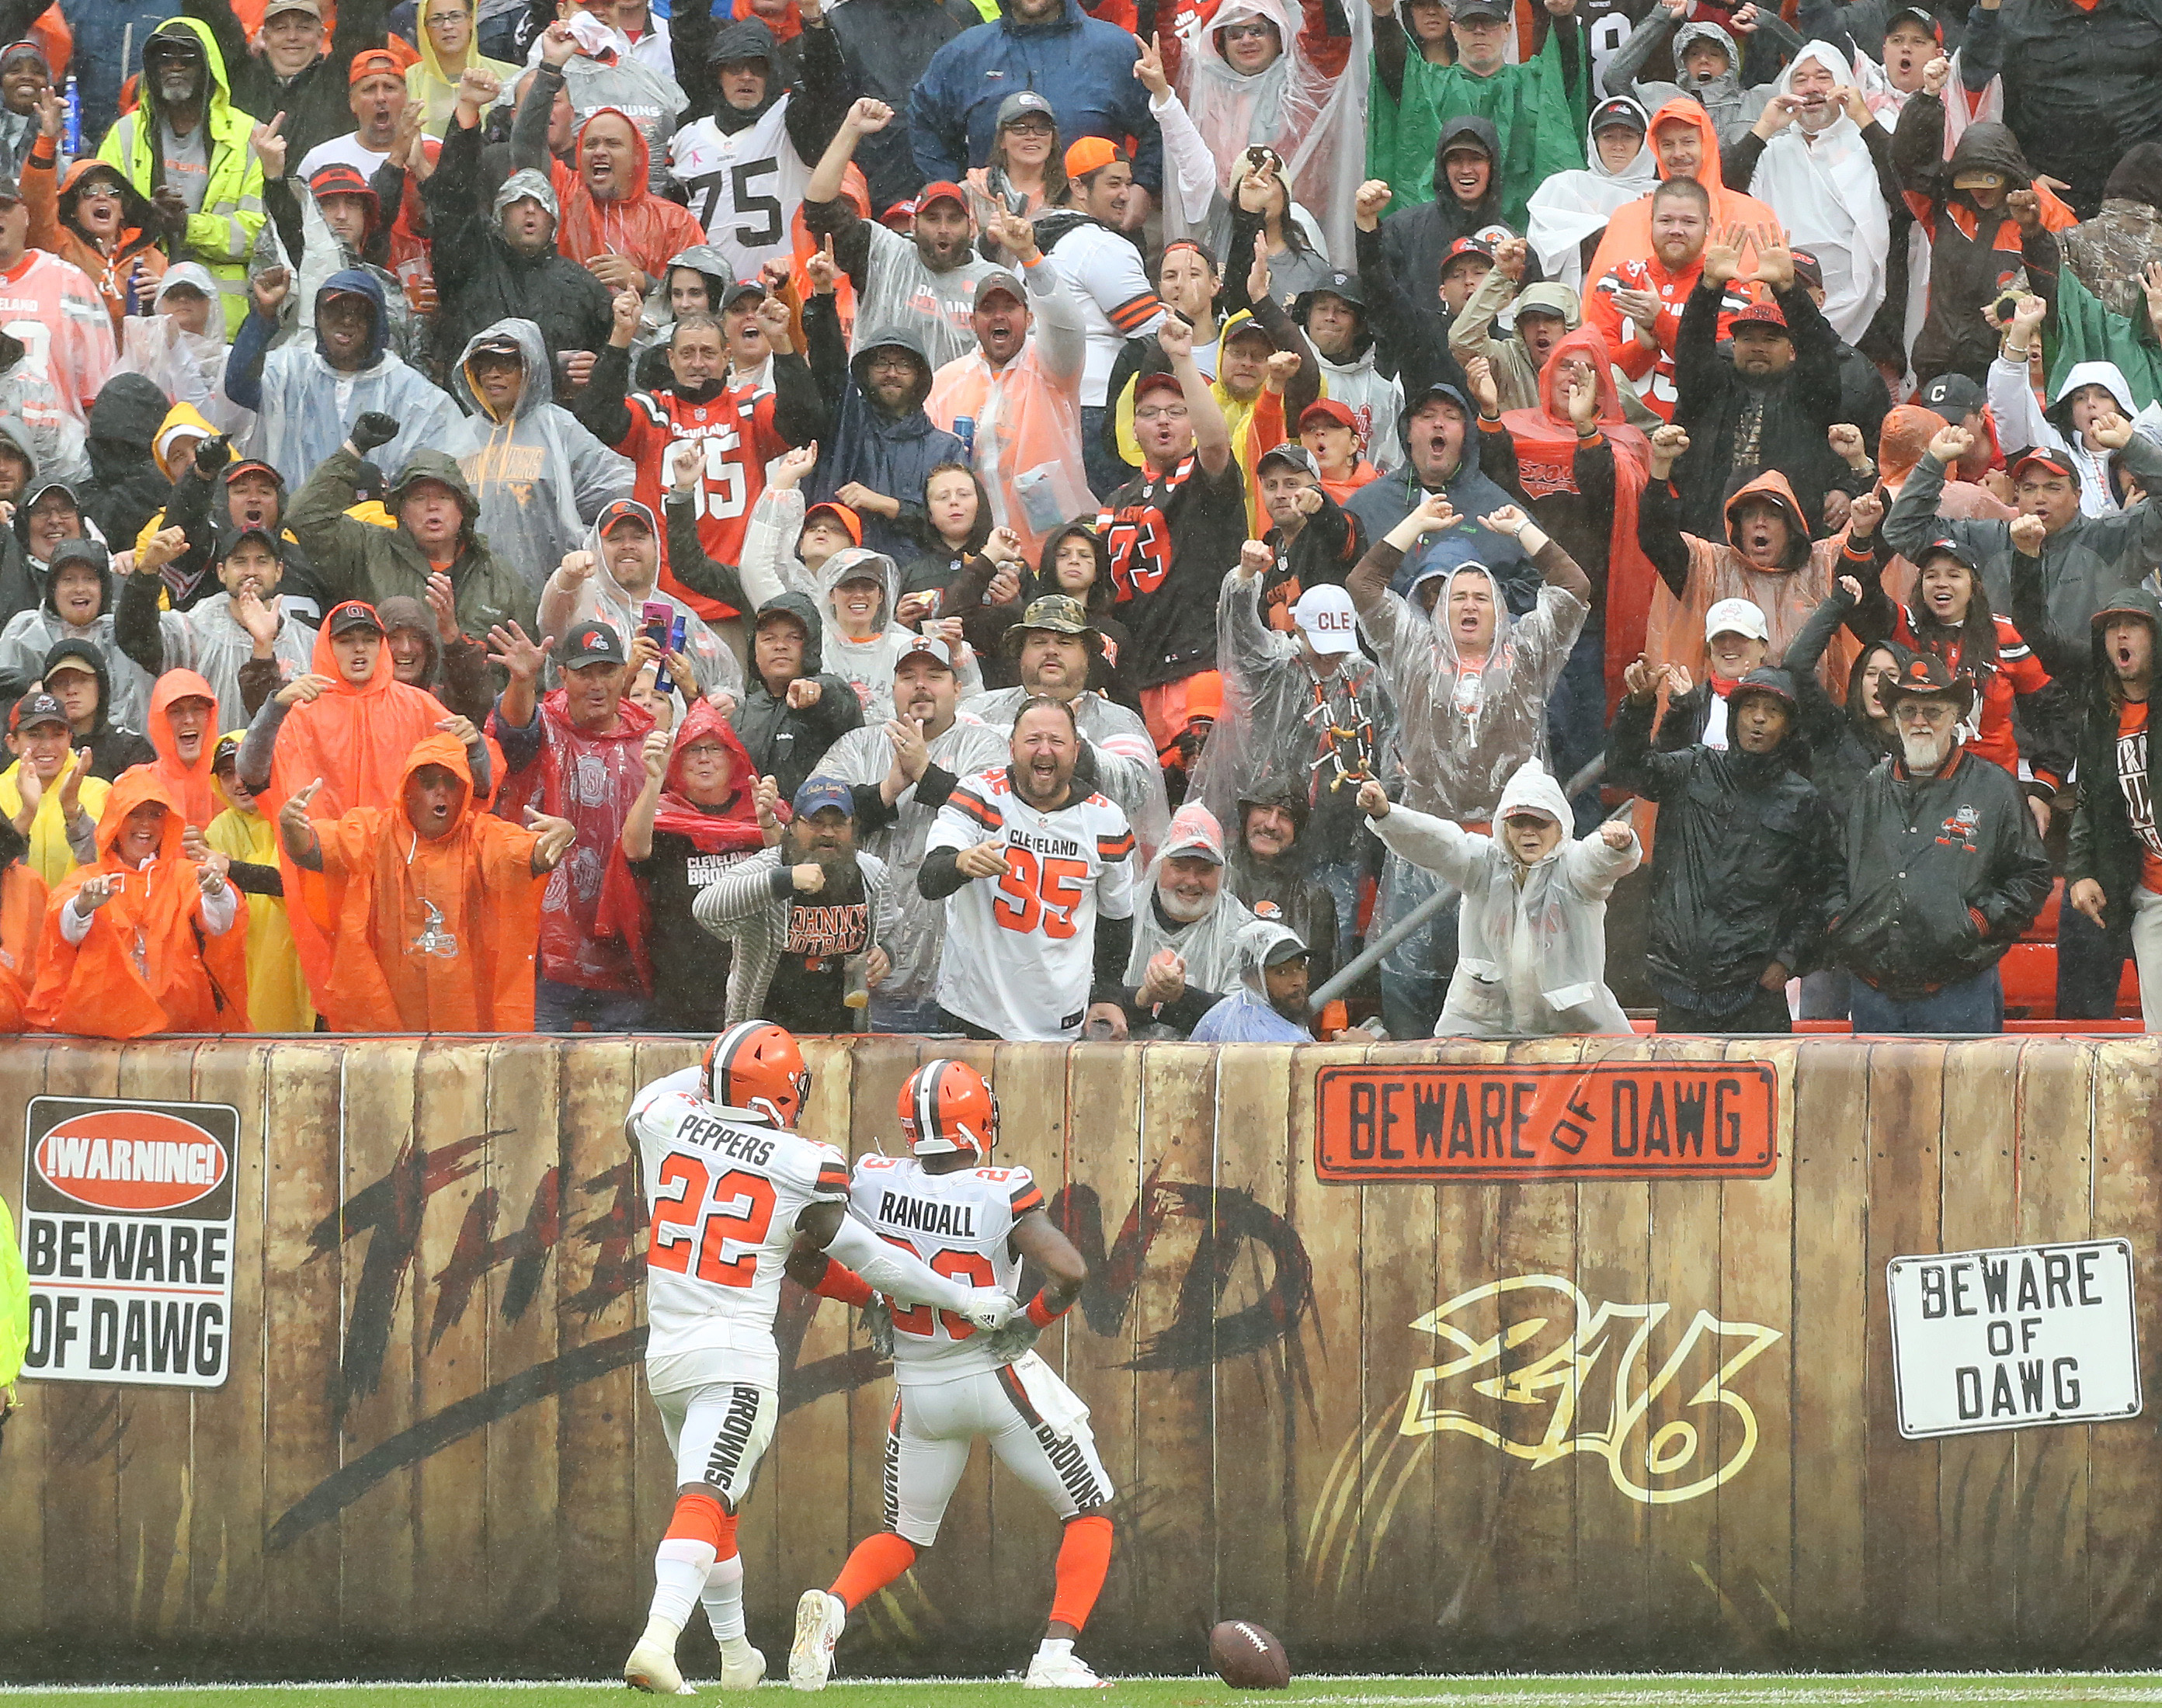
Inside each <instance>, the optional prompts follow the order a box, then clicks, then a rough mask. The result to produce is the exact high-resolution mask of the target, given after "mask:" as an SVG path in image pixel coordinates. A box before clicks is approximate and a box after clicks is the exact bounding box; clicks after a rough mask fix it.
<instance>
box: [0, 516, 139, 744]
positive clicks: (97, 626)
mask: <svg viewBox="0 0 2162 1708" xmlns="http://www.w3.org/2000/svg"><path fill="white" fill-rule="evenodd" d="M31 496H32V499H33V501H34V499H35V497H36V496H37V495H36V494H35V493H33V494H32V495H31ZM24 508H26V509H27V508H29V507H28V505H25V506H24ZM101 553H102V548H101ZM41 580H42V582H43V586H42V589H41V591H40V593H39V602H38V605H37V607H36V608H35V609H34V610H31V611H18V612H16V613H15V615H14V616H13V617H9V618H8V626H7V627H6V628H5V629H4V630H0V672H4V673H6V674H8V675H11V676H18V677H20V678H21V679H22V680H24V681H26V682H29V681H34V680H37V679H38V678H39V676H40V675H42V674H44V667H45V662H46V660H47V659H49V658H50V656H51V654H52V649H53V648H55V647H56V646H59V645H60V644H61V643H63V642H74V643H76V644H77V646H78V647H79V648H81V650H82V652H83V653H84V654H86V657H94V658H95V659H97V677H98V680H99V683H100V684H101V687H100V690H99V695H98V706H99V711H100V715H101V716H102V715H103V714H104V713H105V711H107V710H108V709H109V710H110V711H111V713H112V717H113V719H114V720H116V721H118V722H120V723H123V724H126V725H128V726H131V727H135V726H140V725H141V723H142V721H143V711H144V706H146V705H147V704H148V703H149V692H150V678H149V675H148V674H145V673H144V670H143V669H142V667H141V666H140V665H138V664H136V663H135V661H134V660H133V659H130V658H128V656H127V655H126V654H124V653H123V652H122V651H121V650H120V648H119V646H118V643H117V642H116V641H115V639H114V637H113V625H114V622H115V617H114V611H113V586H112V568H111V565H110V561H109V560H108V562H107V567H106V570H105V597H104V599H103V600H102V601H101V602H100V604H99V607H98V613H97V616H96V617H92V618H91V621H90V622H89V623H88V624H86V626H85V627H81V628H77V627H74V626H73V625H72V624H71V623H69V622H66V621H65V619H63V618H62V617H61V616H60V612H59V611H58V610H57V609H56V608H55V606H54V604H53V584H52V578H51V576H50V575H45V576H44V577H42V578H41ZM116 675H117V677H118V680H117V681H116V680H114V679H115V677H116Z"/></svg>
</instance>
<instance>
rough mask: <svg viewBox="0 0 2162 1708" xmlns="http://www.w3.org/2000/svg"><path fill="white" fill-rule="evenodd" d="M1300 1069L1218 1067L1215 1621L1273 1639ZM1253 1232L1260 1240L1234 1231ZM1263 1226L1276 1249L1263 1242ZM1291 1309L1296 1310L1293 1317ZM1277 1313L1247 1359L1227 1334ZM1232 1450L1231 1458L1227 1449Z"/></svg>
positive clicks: (1223, 1058) (1279, 1571)
mask: <svg viewBox="0 0 2162 1708" xmlns="http://www.w3.org/2000/svg"><path fill="white" fill-rule="evenodd" d="M1301 1061H1302V1058H1301V1057H1299V1056H1298V1055H1296V1054H1292V1053H1291V1052H1289V1051H1279V1050H1275V1049H1270V1050H1261V1049H1225V1050H1219V1051H1218V1052H1217V1057H1216V1159H1215V1169H1216V1179H1215V1196H1214V1216H1215V1222H1214V1227H1213V1229H1212V1230H1211V1232H1212V1236H1213V1237H1214V1238H1215V1239H1216V1240H1218V1241H1219V1242H1226V1243H1227V1244H1228V1246H1229V1258H1230V1283H1229V1285H1228V1287H1227V1288H1226V1289H1225V1294H1224V1296H1223V1299H1222V1300H1221V1301H1220V1303H1219V1304H1218V1306H1217V1320H1216V1326H1217V1332H1216V1346H1215V1350H1214V1384H1213V1386H1214V1399H1213V1419H1214V1424H1213V1427H1214V1432H1215V1434H1214V1440H1215V1446H1216V1450H1215V1451H1214V1454H1213V1455H1212V1457H1213V1460H1214V1482H1215V1492H1214V1506H1215V1511H1216V1548H1215V1560H1214V1575H1215V1585H1214V1611H1213V1612H1212V1613H1211V1615H1210V1619H1211V1622H1214V1621H1215V1620H1219V1619H1233V1618H1236V1619H1251V1620H1255V1621H1256V1622H1259V1623H1260V1624H1261V1625H1264V1626H1266V1627H1267V1628H1268V1629H1270V1630H1272V1631H1281V1630H1282V1628H1283V1627H1284V1617H1285V1614H1286V1613H1287V1611H1288V1609H1289V1604H1290V1598H1291V1595H1292V1580H1293V1574H1294V1572H1295V1570H1296V1567H1297V1552H1296V1544H1297V1527H1296V1522H1295V1521H1296V1517H1297V1514H1296V1513H1295V1511H1294V1510H1293V1507H1292V1501H1291V1499H1290V1493H1291V1487H1292V1482H1291V1478H1292V1459H1293V1456H1294V1455H1295V1452H1296V1449H1297V1445H1298V1409H1299V1406H1300V1404H1301V1403H1302V1398H1303V1389H1304V1388H1305V1387H1306V1385H1307V1384H1306V1382H1305V1380H1304V1374H1305V1361H1306V1357H1307V1353H1308V1350H1309V1349H1310V1344H1311V1339H1312V1335H1311V1327H1310V1320H1309V1317H1308V1312H1309V1311H1310V1310H1311V1308H1312V1301H1311V1293H1310V1289H1311V1285H1312V1283H1311V1278H1310V1276H1309V1275H1308V1273H1307V1270H1306V1264H1305V1261H1304V1252H1303V1249H1295V1248H1294V1247H1292V1244H1291V1242H1292V1241H1295V1240H1296V1238H1297V1232H1296V1230H1294V1229H1292V1227H1291V1226H1290V1224H1289V1222H1288V1221H1287V1220H1286V1219H1285V1211H1286V1210H1287V1208H1288V1207H1289V1200H1290V1182H1289V1179H1288V1174H1289V1170H1290V1168H1291V1143H1290V1131H1289V1128H1290V1122H1291V1096H1292V1082H1293V1081H1295V1080H1296V1079H1297V1078H1298V1076H1299V1075H1300V1074H1301V1072H1302V1071H1303V1069H1302V1067H1301V1065H1300V1064H1301ZM1264 1217H1266V1218H1267V1220H1266V1221H1263V1218H1264ZM1249 1225H1251V1226H1252V1227H1253V1228H1254V1229H1255V1230H1256V1232H1253V1233H1244V1232H1239V1231H1238V1230H1239V1229H1240V1227H1242V1226H1249ZM1428 1225H1429V1226H1431V1219H1430V1218H1429V1222H1428ZM1264 1226H1266V1228H1267V1229H1268V1230H1269V1232H1270V1234H1271V1237H1272V1238H1273V1240H1274V1241H1275V1242H1276V1243H1275V1244H1274V1245H1272V1244H1270V1243H1269V1242H1266V1241H1265V1240H1264V1239H1263V1238H1262V1237H1261V1236H1260V1233H1259V1230H1260V1229H1261V1228H1262V1227H1264ZM1292 1301H1297V1303H1298V1310H1296V1311H1291V1312H1287V1311H1286V1310H1285V1309H1284V1307H1285V1306H1286V1305H1287V1304H1290V1303H1292ZM1272 1302H1273V1303H1274V1304H1275V1305H1276V1307H1277V1310H1276V1311H1275V1313H1274V1314H1273V1315H1274V1320H1275V1321H1277V1322H1279V1323H1282V1328H1280V1329H1278V1330H1277V1337H1276V1338H1273V1339H1271V1340H1270V1341H1267V1343H1266V1344H1264V1345H1262V1346H1259V1347H1258V1348H1256V1349H1255V1350H1251V1351H1249V1350H1247V1349H1246V1348H1247V1344H1248V1342H1247V1337H1246V1335H1245V1330H1244V1329H1243V1328H1242V1329H1240V1330H1229V1329H1227V1328H1226V1324H1227V1323H1242V1324H1244V1323H1251V1322H1254V1321H1256V1320H1259V1319H1256V1318H1254V1317H1241V1316H1240V1313H1242V1312H1248V1313H1264V1314H1266V1309H1267V1307H1268V1306H1269V1305H1270V1304H1272ZM1235 1336H1236V1338H1235ZM1225 1445H1229V1446H1230V1451H1228V1452H1227V1451H1225V1450H1224V1448H1225Z"/></svg>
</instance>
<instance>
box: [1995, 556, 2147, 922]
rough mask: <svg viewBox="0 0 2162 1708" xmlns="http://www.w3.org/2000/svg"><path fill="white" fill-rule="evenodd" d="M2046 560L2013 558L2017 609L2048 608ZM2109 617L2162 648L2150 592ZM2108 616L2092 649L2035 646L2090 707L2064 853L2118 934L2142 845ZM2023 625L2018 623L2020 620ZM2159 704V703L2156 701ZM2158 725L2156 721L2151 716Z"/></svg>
mask: <svg viewBox="0 0 2162 1708" xmlns="http://www.w3.org/2000/svg"><path fill="white" fill-rule="evenodd" d="M2041 581H2042V576H2041V572H2040V560H2039V559H2037V558H2029V557H2021V556H2018V555H2016V554H2015V555H2013V560H2012V596H2013V610H2014V611H2015V612H2016V611H2018V609H2020V608H2021V607H2022V605H2026V606H2030V607H2031V606H2039V605H2040V604H2041V602H2042V599H2043V593H2042V587H2041ZM2102 612H2124V613H2125V614H2126V615H2127V616H2129V617H2140V618H2142V619H2144V621H2145V622H2146V623H2147V626H2148V627H2149V628H2150V629H2152V630H2154V634H2155V639H2156V641H2157V643H2158V644H2162V601H2157V600H2156V599H2155V597H2154V595H2153V594H2152V593H2150V592H2149V591H2147V590H2146V589H2145V588H2144V587H2127V588H2124V589H2123V590H2122V591H2119V592H2117V593H2115V594H2112V596H2110V597H2109V598H2108V599H2107V601H2104V603H2103V606H2102ZM2102 612H2097V614H2096V618H2095V621H2094V622H2093V624H2092V625H2091V629H2090V634H2089V639H2088V643H2087V645H2086V647H2084V648H2081V647H2077V646H2074V645H2071V644H2069V643H2065V642H2063V641H2060V640H2058V639H2057V638H2055V634H2054V633H2051V632H2050V631H2049V630H2048V628H2047V626H2046V625H2044V633H2045V634H2047V635H2048V636H2049V638H2047V639H2046V640H2044V642H2043V643H2040V644H2039V645H2037V644H2035V643H2032V642H2030V643H2029V644H2030V645H2034V654H2035V656H2036V657H2037V658H2039V659H2041V660H2042V664H2043V666H2044V669H2047V670H2048V671H2049V672H2050V674H2051V675H2053V676H2055V678H2056V679H2057V680H2059V681H2060V682H2062V683H2063V684H2065V686H2066V687H2068V688H2073V689H2076V690H2078V691H2079V692H2080V694H2081V700H2082V706H2083V713H2082V716H2081V719H2080V724H2079V728H2078V730H2077V732H2076V736H2075V737H2074V741H2075V752H2076V757H2077V761H2078V765H2079V778H2080V799H2079V805H2077V806H2076V808H2074V809H2073V812H2072V827H2071V837H2070V840H2069V841H2068V842H2067V843H2066V846H2065V888H2067V889H2069V888H2071V886H2072V885H2073V884H2076V883H2078V882H2079V881H2080V880H2081V878H2083V877H2091V878H2093V879H2094V880H2095V882H2097V883H2099V884H2100V885H2101V886H2102V917H2103V918H2104V919H2107V920H2108V921H2109V923H2110V924H2111V926H2112V927H2113V928H2120V927H2125V926H2128V925H2129V924H2131V922H2132V908H2133V899H2134V898H2135V897H2136V896H2137V894H2138V890H2139V879H2140V856H2141V853H2142V851H2143V844H2142V842H2141V839H2140V836H2139V834H2138V831H2135V830H2134V829H2133V824H2132V814H2131V809H2130V806H2129V805H2128V802H2127V801H2126V799H2125V794H2124V782H2123V778H2121V777H2120V775H2119V773H2118V754H2117V711H2118V701H2117V700H2116V699H2115V697H2114V696H2113V695H2112V692H2111V682H2112V678H2113V677H2114V675H2115V674H2116V673H2115V672H2114V671H2112V669H2110V667H2109V665H2108V664H2107V662H2106V661H2105V659H2104V657H2103V649H2102V627H2103V624H2102ZM2014 621H2017V618H2015V619H2014ZM2150 703H2152V702H2150ZM2150 718H2151V714H2150ZM2158 735H2162V730H2158V729H2156V728H2154V727H2151V726H2150V728H2149V731H2148V733H2147V776H2146V789H2147V799H2148V801H2149V804H2150V809H2151V805H2152V804H2153V803H2154V802H2156V801H2162V740H2157V739H2156V737H2157V736H2158Z"/></svg>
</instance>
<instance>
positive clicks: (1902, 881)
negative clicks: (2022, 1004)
mask: <svg viewBox="0 0 2162 1708" xmlns="http://www.w3.org/2000/svg"><path fill="white" fill-rule="evenodd" d="M1878 693H1879V695H1880V697H1881V698H1882V700H1883V702H1884V704H1885V706H1887V707H1888V709H1889V711H1890V712H1891V714H1892V721H1893V726H1894V727H1895V728H1896V729H1897V730H1898V735H1899V752H1898V754H1896V755H1895V756H1893V758H1888V759H1886V760H1884V761H1883V763H1880V764H1879V765H1878V766H1877V768H1876V769H1875V770H1874V771H1872V772H1871V773H1869V775H1868V776H1867V777H1866V778H1863V779H1862V787H1861V788H1860V789H1859V790H1857V791H1856V794H1855V798H1854V803H1853V805H1852V806H1851V809H1850V810H1849V811H1848V814H1847V820H1846V879H1847V905H1846V910H1845V911H1844V912H1843V913H1841V914H1840V915H1839V916H1838V917H1837V918H1836V919H1834V920H1833V921H1832V922H1831V925H1830V940H1831V952H1832V956H1833V958H1834V959H1835V960H1836V961H1838V962H1840V963H1841V965H1843V966H1846V967H1847V968H1848V969H1849V970H1850V971H1851V972H1852V973H1853V974H1854V981H1855V982H1854V989H1853V997H1852V1008H1851V1013H1852V1014H1853V1017H1854V1029H1855V1030H1856V1032H1880V1033H1887V1032H1888V1033H1938V1034H1943V1033H1977V1032H2002V1031H2003V1029H2004V986H2003V982H2002V981H2001V980H2000V979H1999V978H1998V976H1997V962H1998V961H2000V960H2001V959H2003V955H2004V951H2005V950H2007V949H2008V948H2010V947H2011V945H2013V943H2015V942H2017V941H2018V937H2019V934H2020V933H2021V932H2022V931H2024V930H2026V929H2027V927H2028V926H2029V924H2032V923H2033V922H2034V916H2035V915H2036V914H2039V912H2041V910H2042V903H2044V901H2045V900H2047V899H2048V898H2049V894H2050V862H2049V857H2047V856H2046V855H2045V854H2044V852H2043V851H2042V841H2041V838H2040V837H2039V836H2037V835H2036V834H2035V831H2034V818H2033V816H2032V815H2030V814H2029V812H2028V810H2027V804H2026V802H2025V800H2024V799H2022V797H2021V794H2020V790H2019V784H2018V779H2017V778H2014V777H2013V775H2012V773H2010V772H2008V771H2007V770H2006V769H2004V768H2003V766H2001V765H1992V764H1990V763H1987V761H1985V760H1983V759H1982V758H1979V757H1977V756H1973V755H1970V754H1969V753H1968V752H1967V751H1966V748H1965V747H1963V746H1961V742H1960V740H1959V726H1960V723H1961V721H1962V720H1963V719H1964V718H1965V717H1966V715H1967V712H1968V710H1969V708H1970V707H1971V705H1972V703H1973V700H1974V688H1973V685H1972V683H1971V681H1970V680H1968V678H1966V676H1964V675H1957V676H1956V675H1954V674H1952V673H1951V671H1950V669H1947V668H1946V666H1945V663H1944V661H1943V660H1942V659H1939V658H1936V657H1934V656H1932V655H1930V654H1918V655H1917V656H1915V657H1914V658H1912V659H1909V660H1908V661H1907V663H1906V664H1903V666H1901V668H1900V670H1899V674H1898V677H1897V678H1895V679H1894V680H1892V681H1889V682H1887V683H1885V684H1884V685H1883V687H1882V688H1880V689H1879V690H1878Z"/></svg>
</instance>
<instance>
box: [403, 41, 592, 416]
mask: <svg viewBox="0 0 2162 1708" xmlns="http://www.w3.org/2000/svg"><path fill="white" fill-rule="evenodd" d="M550 77H554V78H555V79H556V83H557V85H558V86H560V85H561V81H562V79H561V73H559V72H556V71H554V70H551V69H550V68H549V67H547V66H546V65H543V66H542V67H541V70H540V71H539V73H538V74H537V75H536V76H535V79H534V85H533V88H532V90H531V91H528V96H527V98H528V100H529V101H530V100H535V99H539V98H541V96H545V97H546V100H545V101H544V102H542V107H541V111H542V112H544V113H545V112H546V109H547V104H548V103H550V102H553V101H554V99H555V91H554V90H553V89H552V88H551V89H546V90H543V89H542V88H541V84H542V83H543V81H546V79H548V78H550ZM481 147H482V135H481V132H480V130H479V128H478V127H476V128H473V129H472V130H467V129H465V128H463V127H462V126H461V125H459V123H458V122H457V120H456V119H455V118H453V119H452V121H451V122H450V123H449V124H448V125H447V126H446V127H445V128H444V130H443V148H442V152H441V154H439V155H438V156H437V157H436V170H435V173H434V175H433V176H431V178H430V179H429V180H428V181H427V182H426V184H425V185H422V186H421V195H422V196H423V198H424V199H425V200H426V204H427V209H428V218H429V221H430V222H431V226H432V227H433V228H434V231H435V249H434V253H435V268H436V289H437V292H438V294H439V296H440V298H441V305H442V310H441V313H440V314H439V315H437V316H436V352H437V354H438V355H439V356H441V358H442V360H443V361H444V362H446V363H448V362H455V361H456V360H457V357H459V355H460V354H461V353H462V351H464V349H465V347H466V345H467V341H469V340H470V339H471V338H472V337H473V334H474V333H476V332H478V331H481V330H482V329H483V327H486V326H492V325H494V324H495V323H496V322H497V321H498V320H530V321H532V322H533V323H534V325H536V326H538V327H540V329H541V341H542V343H543V344H544V345H546V347H547V349H548V350H549V351H551V353H552V354H553V355H554V357H556V381H557V387H556V397H557V398H558V400H561V398H562V397H563V396H564V395H565V393H566V391H567V387H566V386H564V385H563V383H562V358H563V357H564V356H565V355H567V354H568V353H569V352H570V351H573V350H592V351H598V350H600V349H602V348H603V346H606V344H607V343H608V334H609V333H610V331H613V330H614V318H613V309H612V305H611V302H610V299H609V296H608V287H607V286H606V285H604V284H602V283H601V282H600V280H598V279H596V278H594V277H593V274H592V273H588V271H586V269H585V268H583V267H581V266H580V265H579V264H578V263H577V262H575V261H573V260H572V259H571V258H569V257H568V256H566V255H561V254H558V253H556V249H555V247H553V246H552V245H551V246H550V247H548V248H547V249H546V250H544V251H542V252H541V253H540V254H539V255H535V256H525V255H520V253H518V252H517V251H516V250H514V249H513V248H512V247H510V245H509V244H508V243H506V242H504V239H503V223H502V221H501V220H500V219H499V218H498V217H497V216H496V212H495V209H494V196H495V188H496V186H495V185H492V184H490V183H488V181H487V174H484V173H483V171H482V169H481Z"/></svg>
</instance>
